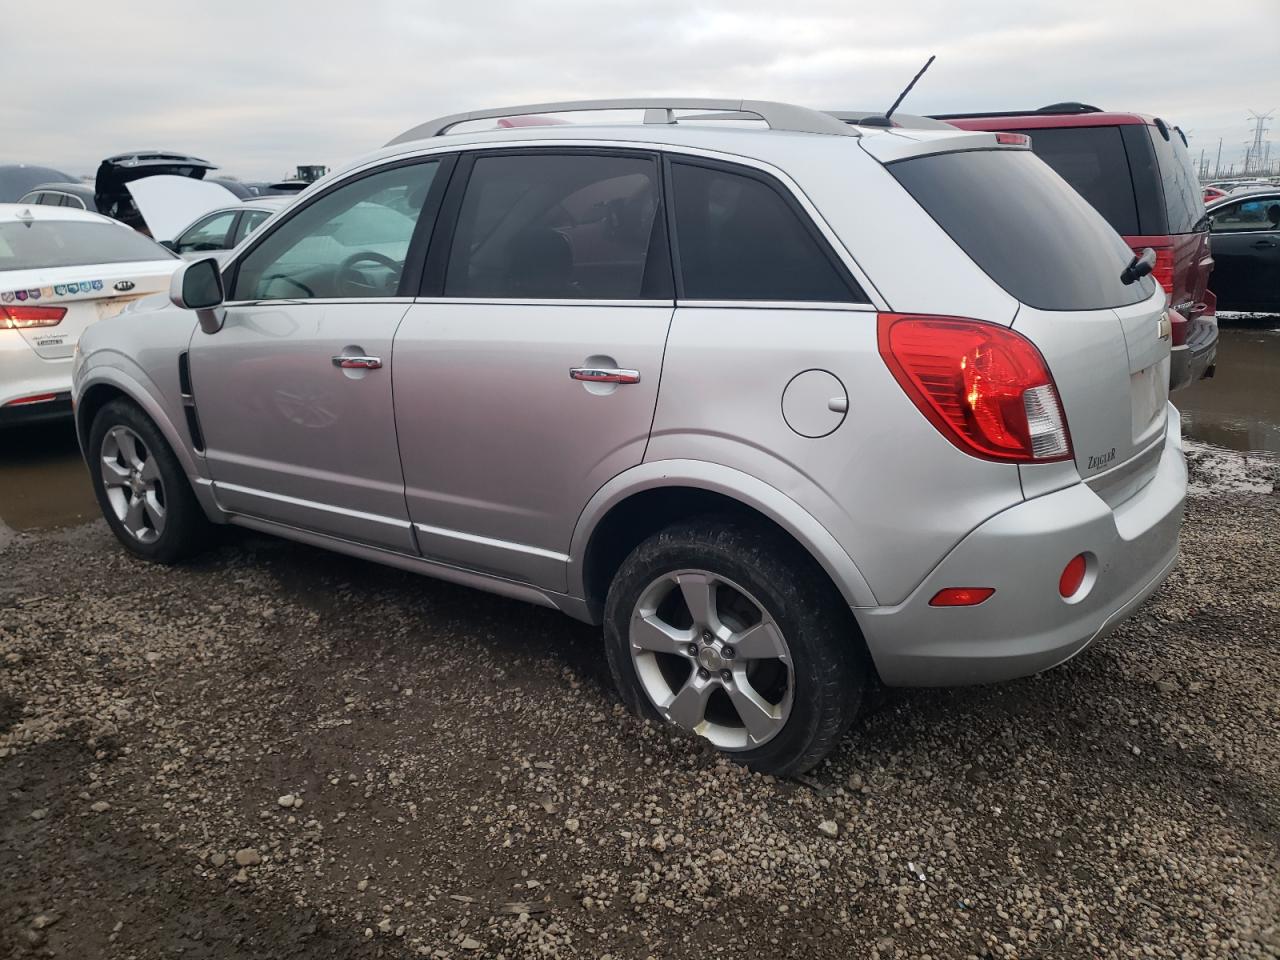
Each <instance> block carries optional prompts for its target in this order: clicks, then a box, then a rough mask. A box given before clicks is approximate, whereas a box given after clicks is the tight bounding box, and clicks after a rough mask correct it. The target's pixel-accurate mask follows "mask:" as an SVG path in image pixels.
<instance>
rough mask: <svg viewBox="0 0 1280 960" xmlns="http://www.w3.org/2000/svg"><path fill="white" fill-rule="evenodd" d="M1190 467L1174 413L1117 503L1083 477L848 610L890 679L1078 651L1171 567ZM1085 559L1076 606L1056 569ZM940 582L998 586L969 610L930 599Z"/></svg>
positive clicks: (977, 674) (983, 676)
mask: <svg viewBox="0 0 1280 960" xmlns="http://www.w3.org/2000/svg"><path fill="white" fill-rule="evenodd" d="M1186 487H1187V470H1186V465H1185V463H1184V461H1183V456H1182V437H1181V427H1180V424H1179V418H1178V415H1177V413H1176V411H1173V410H1172V409H1171V410H1170V413H1169V428H1168V433H1167V434H1166V437H1165V445H1164V449H1163V452H1162V454H1161V457H1160V461H1159V465H1158V467H1157V470H1156V473H1155V475H1154V476H1153V478H1152V479H1151V481H1150V482H1149V483H1147V484H1146V486H1144V487H1143V488H1142V489H1141V490H1139V491H1138V492H1137V493H1136V494H1134V495H1133V496H1131V497H1130V498H1129V499H1128V500H1126V501H1125V502H1124V503H1122V504H1120V505H1119V506H1118V507H1116V508H1114V509H1112V508H1111V507H1109V506H1108V505H1107V504H1106V502H1104V501H1103V500H1102V498H1101V497H1099V496H1098V495H1097V494H1096V493H1094V492H1093V490H1091V489H1090V488H1089V486H1088V485H1087V484H1085V483H1077V484H1075V485H1073V486H1071V487H1067V488H1066V489H1064V490H1059V491H1056V492H1054V493H1050V494H1046V495H1044V496H1041V497H1036V498H1034V499H1032V500H1027V501H1024V502H1022V503H1020V504H1018V505H1017V506H1014V507H1011V508H1009V509H1008V510H1005V511H1003V512H1001V513H999V514H997V515H996V516H994V517H992V518H991V519H990V520H988V521H987V522H986V523H984V524H982V525H981V526H980V527H978V528H977V529H976V530H974V531H973V532H972V533H970V534H969V535H968V536H967V537H965V539H964V540H962V541H961V542H960V543H959V544H957V546H956V547H955V548H954V549H953V550H952V551H951V553H950V554H948V555H947V557H946V558H945V559H943V561H942V562H941V563H939V564H938V566H937V567H936V568H935V569H934V570H933V572H932V573H930V574H929V576H928V577H926V578H925V581H924V583H922V584H921V585H920V586H919V587H918V588H917V589H916V590H915V591H914V592H913V593H912V595H911V596H910V597H908V598H907V600H906V601H905V602H904V603H902V604H899V605H897V606H894V607H875V608H859V609H855V610H854V615H855V617H856V618H857V620H858V624H859V626H860V627H861V629H862V632H863V635H864V636H865V637H866V640H867V644H868V646H869V647H870V650H871V655H872V658H873V659H874V661H875V664H876V668H877V670H878V671H879V673H880V677H881V679H882V680H883V681H884V682H885V683H886V684H888V685H890V686H953V685H960V684H971V683H989V682H994V681H998V680H1009V679H1012V678H1014V677H1021V676H1027V675H1029V674H1033V673H1038V672H1040V671H1042V670H1046V669H1048V668H1050V667H1053V666H1056V665H1057V664H1059V663H1062V662H1063V661H1065V660H1068V659H1070V658H1071V657H1073V656H1075V655H1076V654H1077V653H1079V652H1080V651H1081V650H1083V649H1084V648H1085V647H1086V646H1088V645H1089V644H1090V643H1091V642H1092V641H1094V640H1096V639H1098V638H1099V637H1101V636H1104V635H1105V634H1107V633H1108V632H1110V631H1111V630H1112V629H1113V628H1114V627H1115V626H1116V625H1117V624H1118V623H1120V622H1121V621H1122V620H1123V619H1125V617H1127V616H1129V614H1130V613H1132V612H1133V610H1134V609H1135V608H1136V607H1137V606H1138V605H1139V604H1141V603H1142V601H1143V600H1145V599H1146V598H1147V597H1149V596H1150V595H1151V594H1152V593H1153V592H1154V591H1155V590H1156V588H1157V587H1159V586H1160V584H1161V583H1162V582H1163V581H1164V579H1165V577H1167V576H1168V575H1169V572H1170V571H1171V570H1172V569H1173V566H1174V564H1175V563H1176V562H1177V557H1178V533H1179V530H1180V528H1181V524H1182V510H1183V501H1184V499H1185V496H1186ZM1080 553H1086V554H1089V555H1091V560H1090V562H1089V567H1088V573H1087V574H1086V577H1085V585H1084V587H1083V588H1082V590H1081V592H1080V594H1078V595H1077V596H1076V597H1075V598H1073V601H1072V602H1068V601H1066V600H1064V599H1063V598H1062V597H1061V595H1060V594H1059V592H1058V578H1059V576H1060V575H1061V573H1062V570H1063V567H1065V566H1066V564H1067V562H1068V561H1069V560H1071V558H1072V557H1074V556H1076V555H1077V554H1080ZM946 587H994V588H995V591H996V592H995V594H994V595H993V596H991V598H990V599H988V600H987V601H986V602H984V603H982V604H979V605H978V606H973V607H931V606H929V600H930V599H931V598H932V597H933V596H934V595H935V594H936V593H937V592H938V591H939V590H942V589H944V588H946Z"/></svg>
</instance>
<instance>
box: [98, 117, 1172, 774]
mask: <svg viewBox="0 0 1280 960" xmlns="http://www.w3.org/2000/svg"><path fill="white" fill-rule="evenodd" d="M622 109H637V110H640V109H643V110H644V115H643V117H644V122H643V123H633V124H630V125H628V124H625V123H617V122H612V121H611V122H610V123H591V122H586V123H571V124H564V123H560V124H552V123H548V124H544V125H538V124H536V123H531V122H530V121H529V119H528V118H529V117H530V116H531V115H536V114H544V113H551V112H562V113H564V112H569V111H587V110H622ZM682 111H698V113H699V115H698V116H695V117H693V118H689V117H688V116H687V115H686V116H684V117H683V119H682V115H681V112H682ZM713 111H724V112H725V113H724V116H725V117H727V118H728V119H727V120H724V119H718V118H717V117H716V116H714V115H713V116H707V115H706V114H707V113H708V112H713ZM744 116H746V117H751V118H754V125H752V124H751V123H750V122H749V121H746V120H744V119H743V117H744ZM512 117H519V118H521V119H520V120H514V121H509V122H508V121H506V120H504V118H512ZM495 119H497V120H500V121H503V122H506V123H507V126H506V128H504V129H496V130H495V129H488V130H484V131H481V132H472V133H458V132H453V133H451V132H450V131H451V130H453V129H454V128H455V127H457V126H459V125H460V124H463V122H464V121H491V120H495ZM469 125H470V126H473V127H474V126H476V124H475V123H471V124H469ZM1149 268H1150V262H1149V261H1142V260H1137V258H1134V257H1133V254H1132V252H1131V251H1130V250H1129V249H1128V248H1127V247H1126V246H1125V244H1124V242H1123V241H1122V240H1121V239H1120V238H1119V236H1117V235H1116V233H1115V232H1114V231H1113V230H1112V229H1111V228H1110V227H1109V226H1107V224H1106V223H1105V221H1103V219H1102V218H1101V217H1100V216H1099V215H1098V214H1097V213H1096V212H1095V211H1094V210H1093V209H1092V208H1091V207H1090V206H1089V205H1088V204H1087V203H1085V202H1084V201H1083V200H1082V199H1081V198H1080V197H1079V196H1078V195H1077V194H1076V193H1075V192H1074V191H1072V190H1071V189H1070V187H1068V186H1067V185H1066V184H1065V183H1064V182H1063V181H1062V180H1061V179H1060V178H1059V177H1058V176H1057V175H1056V174H1054V173H1053V172H1052V171H1051V170H1050V169H1049V168H1048V167H1047V166H1046V165H1045V164H1044V163H1043V162H1041V161H1040V160H1039V159H1037V158H1036V156H1035V155H1034V154H1033V153H1031V152H1030V151H1029V150H1028V149H1027V144H1026V138H1025V137H1020V136H1017V135H1010V134H992V133H971V132H961V131H946V130H923V129H922V130H902V129H886V128H883V127H871V126H866V127H862V126H857V125H853V126H851V125H848V124H845V123H842V122H840V121H839V120H837V119H835V118H834V117H832V116H829V115H827V114H823V113H818V112H815V111H810V110H806V109H803V108H800V107H793V106H787V105H783V104H774V103H762V102H736V101H734V102H725V101H697V100H683V101H676V102H670V101H620V102H619V101H614V102H604V101H595V102H588V103H578V104H539V105H536V106H522V107H515V108H511V109H508V110H492V111H484V112H480V113H474V114H463V115H458V116H454V117H447V118H444V119H443V120H438V121H435V122H432V123H427V124H424V125H422V126H420V127H417V128H415V129H413V130H410V131H409V132H407V133H406V134H404V135H403V136H401V137H398V138H396V140H394V141H392V143H391V144H390V145H388V146H387V147H386V148H385V149H383V150H381V151H380V152H378V153H376V154H374V155H372V156H370V157H367V158H366V159H364V160H361V161H359V162H358V163H356V164H354V165H353V166H351V167H349V168H348V169H346V170H344V171H341V172H339V173H336V174H333V175H330V176H328V177H326V178H325V179H324V180H323V181H321V182H320V183H319V184H317V185H316V186H315V187H313V188H312V189H311V190H309V191H307V193H306V194H304V195H303V196H302V197H300V198H299V199H298V200H297V201H296V202H294V203H293V204H291V205H290V206H289V207H288V208H286V209H285V210H284V211H282V212H280V213H278V214H276V215H275V216H274V217H272V219H271V220H269V221H268V222H267V223H266V224H264V225H263V226H262V227H260V228H259V229H258V230H257V231H256V232H255V233H254V234H253V235H252V236H250V237H249V238H248V239H247V240H246V241H245V242H244V243H242V244H241V245H240V246H239V247H238V248H237V249H236V250H235V251H234V252H233V253H232V254H231V255H230V256H229V258H228V259H227V260H226V261H225V263H224V265H223V267H222V268H221V270H219V268H218V267H217V265H216V264H214V263H213V262H212V261H210V260H204V261H199V262H195V263H191V264H187V265H185V266H184V267H183V268H182V269H181V270H180V272H179V273H178V274H176V275H175V278H174V282H173V286H172V289H171V294H170V299H171V300H172V304H173V305H172V306H170V305H168V304H164V305H161V306H156V307H153V308H152V309H149V310H148V309H142V308H140V309H135V310H134V311H132V312H128V313H125V314H124V315H122V316H120V317H117V318H114V319H111V320H108V321H106V322H103V323H99V324H96V325H94V326H93V327H91V328H89V330H88V331H87V332H86V333H85V334H84V336H83V337H82V338H81V340H80V347H81V351H82V353H81V356H80V358H79V361H78V365H77V369H76V374H75V401H76V415H77V422H78V429H79V434H80V439H81V443H82V445H83V449H84V451H85V455H86V458H87V460H88V463H89V467H90V471H91V474H92V477H93V482H94V486H95V489H96V491H97V496H98V499H99V502H100V503H101V505H102V509H103V512H104V514H105V515H106V518H107V521H108V523H109V524H110V525H111V527H112V529H113V530H114V531H115V533H116V535H117V536H118V537H119V538H120V540H121V542H122V543H123V544H124V545H125V546H126V547H127V548H128V549H129V550H131V551H132V552H133V553H135V554H137V555H139V556H141V557H145V558H147V559H151V560H156V561H160V562H171V561H174V560H178V559H180V558H182V557H184V556H187V555H188V554H190V553H191V552H192V551H193V550H194V549H196V547H197V546H198V545H199V544H200V543H201V541H202V534H204V533H205V532H206V531H207V530H208V528H209V525H210V524H212V523H232V524H237V525H239V526H242V527H248V528H251V529H254V530H258V531H264V532H269V533H273V534H278V535H280V536H282V537H288V538H291V539H294V540H299V541H302V542H304V543H310V544H315V545H319V546H323V547H327V548H329V549H332V550H337V551H340V552H343V553H347V554H351V555H354V556H357V557H363V558H367V559H369V560H375V561H378V562H381V563H386V564H391V565H393V566H396V567H400V568H403V569H407V570H413V571H418V572H421V573H424V574H428V575H431V576H436V577H440V578H443V579H445V580H450V581H453V582H456V583H462V584H467V585H470V586H474V587H478V588H480V589H483V590H489V591H492V592H494V593H498V594H503V595H505V596H510V597H517V598H520V599H523V600H527V601H530V602H532V603H536V604H540V605H542V606H546V607H553V608H555V609H558V610H562V611H564V612H565V613H567V614H569V615H570V616H572V617H576V618H578V619H581V620H585V621H588V622H591V623H596V624H603V627H604V636H605V650H606V653H607V656H608V659H609V664H610V666H611V668H612V672H613V675H614V677H615V679H616V681H617V685H618V689H619V691H620V693H621V696H622V698H623V699H624V700H625V701H626V703H627V704H628V705H629V706H630V707H631V708H632V709H633V710H634V711H635V712H637V713H638V714H640V715H642V716H645V717H649V718H653V719H656V720H663V721H667V722H670V723H672V724H675V725H677V726H679V727H682V728H684V729H685V730H688V731H691V732H693V733H695V734H697V735H699V736H702V737H705V738H706V739H707V740H709V741H710V742H711V743H712V744H714V745H715V747H717V748H718V749H720V750H723V751H725V752H726V753H729V754H731V755H732V756H734V757H735V758H737V759H738V760H739V761H741V762H743V763H746V764H748V765H750V766H751V767H753V768H755V769H758V770H763V771H769V772H773V773H778V774H788V773H796V772H799V771H802V770H804V769H806V768H808V767H810V766H812V765H813V764H815V763H816V762H818V761H819V760H820V759H821V758H822V757H823V756H824V755H825V754H826V753H827V752H828V751H829V750H830V749H831V748H832V746H833V744H835V743H836V741H837V740H838V738H839V737H840V736H841V735H842V733H843V732H844V731H845V729H846V728H847V727H848V725H849V723H850V722H851V720H852V718H853V717H854V715H855V712H856V711H857V708H858V705H859V703H860V701H861V699H862V697H863V691H864V690H865V688H866V685H867V683H868V681H869V680H871V679H872V678H873V677H875V676H878V677H879V679H880V680H881V681H883V682H884V683H887V684H891V685H946V684H963V683H978V682H987V681H994V680H1003V679H1007V678H1011V677H1017V676H1023V675H1026V674H1031V673H1035V672H1037V671H1040V670H1044V669H1046V668H1048V667H1052V666H1054V665H1055V664H1058V663H1061V662H1062V661H1064V660H1066V659H1068V658H1069V657H1072V656H1074V655H1075V654H1076V653H1078V652H1080V651H1081V650H1082V649H1084V648H1085V647H1086V646H1087V645H1088V644H1089V643H1090V642H1091V641H1092V640H1094V639H1096V638H1097V637H1099V636H1101V635H1103V634H1105V633H1106V632H1107V631H1108V630H1109V629H1111V628H1112V627H1113V626H1114V625H1115V624H1116V623H1117V622H1118V621H1119V620H1121V619H1122V618H1123V617H1125V616H1126V615H1127V614H1129V613H1130V612H1131V611H1132V610H1133V609H1134V607H1135V606H1136V605H1137V604H1139V603H1140V602H1141V601H1142V600H1143V599H1144V598H1145V597H1147V596H1148V595H1149V594H1150V593H1151V592H1152V591H1153V590H1155V588H1156V587H1157V586H1158V585H1159V584H1160V582H1161V581H1162V580H1163V578H1164V577H1165V576H1166V574H1167V573H1168V572H1169V570H1170V568H1171V567H1172V566H1173V564H1174V562H1175V559H1176V556H1177V544H1178V531H1179V526H1180V521H1181V517H1182V506H1183V497H1184V490H1185V485H1186V471H1185V467H1184V463H1183V458H1182V452H1181V438H1180V432H1179V421H1178V416H1177V414H1176V412H1174V411H1173V410H1172V408H1170V407H1169V406H1168V403H1167V389H1168V382H1169V376H1168V373H1169V371H1168V365H1169V325H1168V317H1167V315H1166V312H1165V295H1164V293H1163V291H1162V290H1160V289H1159V287H1158V286H1157V285H1156V284H1155V283H1154V282H1153V281H1152V280H1151V279H1150V278H1149V277H1147V276H1145V275H1144V274H1145V273H1146V272H1148V271H1149Z"/></svg>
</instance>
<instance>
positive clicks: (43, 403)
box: [0, 203, 182, 426]
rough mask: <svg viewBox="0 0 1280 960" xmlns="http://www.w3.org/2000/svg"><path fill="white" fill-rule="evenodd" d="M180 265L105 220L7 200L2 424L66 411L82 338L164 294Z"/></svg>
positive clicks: (0, 268)
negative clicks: (97, 325) (151, 297)
mask: <svg viewBox="0 0 1280 960" xmlns="http://www.w3.org/2000/svg"><path fill="white" fill-rule="evenodd" d="M181 263H182V260H181V259H179V258H178V257H177V256H175V255H174V254H172V253H170V252H169V251H168V250H166V249H164V248H163V247H162V246H160V245H159V244H158V243H155V242H154V241H152V240H150V239H148V238H147V237H145V236H143V235H142V234H140V233H137V232H135V231H134V230H133V229H132V228H130V227H127V226H125V225H124V224H123V223H120V222H119V221H118V220H112V219H110V218H109V217H104V216H101V215H100V214H96V213H88V212H87V211H84V210H77V209H74V208H71V207H49V206H36V205H25V204H14V203H0V426H8V425H10V424H13V423H20V422H27V421H33V420H45V419H50V418H53V417H58V416H65V415H67V414H69V413H70V412H71V358H72V354H73V353H74V352H75V348H76V344H77V343H78V342H79V340H80V334H81V332H82V331H83V330H84V329H85V327H87V326H88V325H89V324H91V323H93V322H94V321H97V320H101V319H103V318H105V317H111V316H115V315H116V314H117V313H119V312H120V311H121V310H123V309H124V308H125V307H126V306H127V305H128V304H129V303H130V302H132V301H134V300H137V299H139V298H140V297H145V296H148V295H150V294H153V293H157V292H160V291H167V290H168V289H169V277H170V275H171V274H172V273H173V271H174V270H175V269H177V267H178V266H179V265H180V264H181Z"/></svg>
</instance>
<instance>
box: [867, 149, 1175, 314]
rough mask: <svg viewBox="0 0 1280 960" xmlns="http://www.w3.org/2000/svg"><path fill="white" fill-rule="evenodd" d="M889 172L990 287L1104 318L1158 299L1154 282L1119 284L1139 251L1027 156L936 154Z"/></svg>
mask: <svg viewBox="0 0 1280 960" xmlns="http://www.w3.org/2000/svg"><path fill="white" fill-rule="evenodd" d="M888 169H889V171H890V172H891V173H892V174H893V175H894V177H896V178H897V180H898V182H899V183H901V184H902V185H903V186H904V187H905V188H906V189H907V192H908V193H910V194H911V195H912V196H913V197H914V198H915V199H916V202H918V203H919V204H920V206H922V207H924V209H925V211H926V212H928V214H929V215H930V216H931V217H933V219H934V220H936V221H937V222H938V225H939V226H941V227H942V229H943V230H945V231H946V232H947V233H948V234H949V235H950V236H951V239H952V240H954V241H955V242H956V243H957V244H959V245H960V247H961V249H963V250H964V251H965V253H967V254H968V255H969V256H970V257H971V258H972V259H973V261H974V262H975V263H977V264H978V266H979V267H981V268H982V269H983V270H984V271H985V272H986V273H987V275H988V276H990V277H991V279H992V280H994V281H995V282H996V283H998V284H1000V286H1002V287H1003V288H1004V289H1005V290H1007V291H1008V292H1009V293H1010V294H1012V295H1013V296H1014V297H1016V298H1017V299H1018V300H1020V301H1022V302H1023V303H1025V304H1027V305H1028V306H1032V307H1036V308H1038V309H1041V310H1102V309H1106V308H1109V307H1119V306H1124V305H1127V304H1131V303H1138V302H1140V301H1142V300H1145V299H1146V298H1147V297H1149V296H1151V294H1152V293H1154V292H1155V287H1154V285H1153V283H1152V281H1151V280H1150V279H1149V278H1144V279H1142V280H1138V281H1136V282H1134V283H1131V284H1128V285H1125V284H1123V283H1121V282H1120V273H1121V272H1122V271H1123V270H1124V268H1125V266H1126V265H1127V264H1128V263H1129V261H1130V260H1131V259H1133V251H1132V250H1130V249H1129V247H1128V246H1127V245H1126V244H1125V242H1124V240H1122V239H1121V238H1120V235H1119V234H1117V233H1116V232H1115V230H1114V229H1112V228H1111V227H1110V226H1109V225H1108V224H1107V221H1106V220H1104V219H1103V218H1102V216H1101V214H1099V213H1098V211H1096V210H1095V209H1094V208H1093V207H1091V206H1090V205H1089V203H1088V202H1087V201H1086V200H1085V199H1084V198H1083V197H1081V196H1080V194H1078V193H1076V191H1075V190H1073V189H1072V188H1071V186H1070V185H1069V184H1068V183H1067V182H1066V181H1065V180H1063V179H1062V178H1061V177H1060V176H1058V174H1056V173H1054V172H1053V170H1051V169H1050V168H1049V167H1048V166H1047V165H1046V164H1045V163H1044V161H1043V160H1041V159H1040V158H1039V157H1037V156H1036V155H1035V154H1033V153H1032V152H1031V151H1029V150H971V151H967V152H962V153H938V154H930V155H928V156H924V157H913V158H911V159H909V160H899V161H897V162H896V163H891V164H889V165H888Z"/></svg>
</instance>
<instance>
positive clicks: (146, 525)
mask: <svg viewBox="0 0 1280 960" xmlns="http://www.w3.org/2000/svg"><path fill="white" fill-rule="evenodd" d="M99 469H100V470H101V473H102V484H103V487H104V488H105V489H106V493H107V500H108V501H109V502H110V504H111V509H112V512H114V513H115V515H116V519H117V520H119V521H120V524H121V526H123V527H124V528H125V530H127V531H128V532H129V535H130V536H132V537H133V538H134V539H136V540H137V541H139V542H140V543H154V542H155V541H156V540H158V539H159V538H160V535H161V534H162V533H164V522H165V497H164V484H163V482H162V481H161V479H160V464H159V463H158V462H157V461H156V458H155V456H154V454H153V453H152V452H151V451H150V450H148V449H147V446H146V444H145V443H143V441H142V438H141V437H140V436H138V434H136V433H134V432H133V431H132V430H130V429H129V428H128V427H125V426H114V427H112V428H111V429H110V430H108V431H107V435H106V436H105V437H103V439H102V451H101V456H100V457H99Z"/></svg>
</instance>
